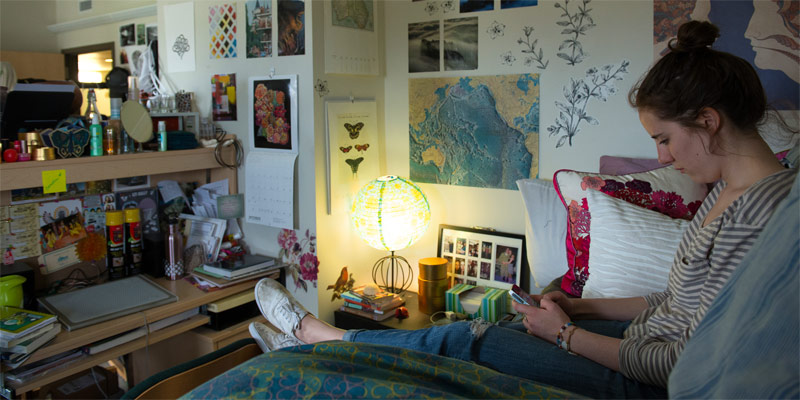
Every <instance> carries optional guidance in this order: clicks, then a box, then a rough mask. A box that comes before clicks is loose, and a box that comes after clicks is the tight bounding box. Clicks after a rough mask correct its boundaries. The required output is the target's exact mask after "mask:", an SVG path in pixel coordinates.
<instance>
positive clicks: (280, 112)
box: [273, 104, 286, 119]
mask: <svg viewBox="0 0 800 400" xmlns="http://www.w3.org/2000/svg"><path fill="white" fill-rule="evenodd" d="M273 113H274V114H275V116H276V117H278V118H281V119H283V117H285V116H286V107H284V106H283V104H279V105H278V106H277V107H275V111H273Z"/></svg>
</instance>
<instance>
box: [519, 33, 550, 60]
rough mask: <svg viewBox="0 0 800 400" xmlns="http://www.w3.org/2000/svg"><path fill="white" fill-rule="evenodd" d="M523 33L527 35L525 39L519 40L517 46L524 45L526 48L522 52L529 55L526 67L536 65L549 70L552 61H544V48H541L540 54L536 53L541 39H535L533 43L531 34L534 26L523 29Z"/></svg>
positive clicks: (526, 58)
mask: <svg viewBox="0 0 800 400" xmlns="http://www.w3.org/2000/svg"><path fill="white" fill-rule="evenodd" d="M522 32H523V33H524V34H525V38H524V39H523V38H519V39H518V40H517V44H520V45H522V46H523V47H525V48H524V49H522V52H523V53H525V54H528V56H527V57H525V66H526V67H531V66H533V65H534V63H536V68H539V69H545V68H547V64H549V63H550V60H543V58H544V54H543V53H542V48H541V47H540V48H539V52H538V53H537V52H536V44H537V43H538V42H539V39H533V42H531V34H532V33H533V27H532V26H526V27H524V28H522Z"/></svg>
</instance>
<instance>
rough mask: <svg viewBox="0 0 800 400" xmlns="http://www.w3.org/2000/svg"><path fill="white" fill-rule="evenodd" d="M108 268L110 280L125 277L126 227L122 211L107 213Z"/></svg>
mask: <svg viewBox="0 0 800 400" xmlns="http://www.w3.org/2000/svg"><path fill="white" fill-rule="evenodd" d="M106 268H107V269H108V280H114V279H122V278H124V277H125V227H124V225H123V215H122V211H120V210H113V211H106Z"/></svg>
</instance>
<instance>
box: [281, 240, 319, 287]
mask: <svg viewBox="0 0 800 400" xmlns="http://www.w3.org/2000/svg"><path fill="white" fill-rule="evenodd" d="M278 245H279V246H280V247H281V250H280V251H279V252H278V258H280V259H281V260H283V262H284V263H286V265H287V266H288V267H287V272H288V273H289V275H290V276H291V278H292V279H293V280H294V284H295V287H296V288H303V290H304V291H306V292H308V283H307V282H311V283H312V284H313V285H314V287H315V288H316V287H317V274H318V273H319V259H317V254H316V253H317V237H316V236H315V235H312V234H311V232H310V231H309V230H308V229H306V235H305V237H304V238H302V239H301V240H297V232H295V231H294V230H292V229H283V230H281V233H279V234H278Z"/></svg>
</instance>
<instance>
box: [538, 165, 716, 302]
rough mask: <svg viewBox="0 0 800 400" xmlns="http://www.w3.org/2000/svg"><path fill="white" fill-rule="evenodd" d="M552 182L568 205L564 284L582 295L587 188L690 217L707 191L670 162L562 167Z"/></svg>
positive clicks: (588, 239) (586, 271)
mask: <svg viewBox="0 0 800 400" xmlns="http://www.w3.org/2000/svg"><path fill="white" fill-rule="evenodd" d="M553 185H554V186H555V188H556V191H557V192H558V195H559V197H561V201H562V202H563V203H564V206H565V207H566V208H567V213H568V216H567V218H568V220H567V237H566V246H567V265H568V266H569V268H568V269H567V273H566V274H564V277H563V278H562V280H561V288H562V289H563V290H565V291H566V292H567V293H570V294H572V295H574V296H579V297H580V296H581V294H582V293H583V286H584V284H585V283H586V278H587V277H588V276H589V274H590V271H589V243H590V242H591V235H590V228H591V214H590V212H589V208H588V205H587V201H586V191H587V190H599V191H601V192H603V193H605V194H607V195H610V196H612V197H615V198H618V199H622V200H625V201H627V202H628V203H631V204H634V205H637V206H639V207H643V208H646V209H649V210H655V211H658V212H660V213H662V214H664V215H667V216H670V217H672V218H682V219H686V220H690V219H692V218H693V217H694V215H695V213H696V212H697V209H698V208H700V204H701V203H702V202H703V199H704V198H705V197H706V195H707V194H708V187H707V186H706V185H705V184H698V183H695V182H693V181H692V180H691V179H689V177H688V176H686V175H684V174H682V173H681V172H679V171H677V170H675V168H672V166H667V167H663V168H658V169H654V170H650V171H645V172H639V173H634V174H626V175H602V174H597V173H589V172H578V171H572V170H559V171H556V173H555V174H554V175H553Z"/></svg>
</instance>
